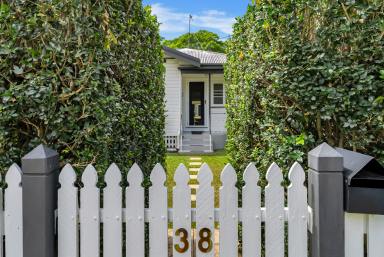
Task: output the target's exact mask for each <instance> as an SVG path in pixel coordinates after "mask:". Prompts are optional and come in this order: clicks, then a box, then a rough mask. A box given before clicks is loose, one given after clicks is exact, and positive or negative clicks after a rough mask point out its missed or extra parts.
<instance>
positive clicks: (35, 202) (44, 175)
mask: <svg viewBox="0 0 384 257" xmlns="http://www.w3.org/2000/svg"><path fill="white" fill-rule="evenodd" d="M58 171H59V155H58V153H57V152H56V151H54V150H52V149H50V148H48V147H46V146H43V145H39V146H38V147H36V148H35V149H33V150H32V151H31V152H30V153H28V154H27V155H25V156H24V157H23V158H22V172H23V174H22V190H23V257H55V256H56V247H55V210H56V208H57V184H58Z"/></svg>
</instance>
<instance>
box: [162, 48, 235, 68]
mask: <svg viewBox="0 0 384 257" xmlns="http://www.w3.org/2000/svg"><path fill="white" fill-rule="evenodd" d="M163 49H164V51H165V53H166V54H167V55H169V56H171V57H173V58H176V59H180V60H183V61H185V62H187V63H189V64H192V65H194V66H197V67H200V66H201V65H223V64H224V63H226V61H227V56H226V54H224V53H217V52H212V51H206V50H199V49H191V48H182V49H173V48H170V47H166V46H163Z"/></svg>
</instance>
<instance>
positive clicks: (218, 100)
mask: <svg viewBox="0 0 384 257" xmlns="http://www.w3.org/2000/svg"><path fill="white" fill-rule="evenodd" d="M213 104H224V86H223V84H214V85H213Z"/></svg>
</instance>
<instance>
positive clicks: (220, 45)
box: [163, 30, 225, 53]
mask: <svg viewBox="0 0 384 257" xmlns="http://www.w3.org/2000/svg"><path fill="white" fill-rule="evenodd" d="M163 45H165V46H168V47H170V48H193V49H199V50H206V51H213V52H218V53H223V52H224V51H225V42H223V41H221V40H220V37H219V35H217V34H216V33H213V32H210V31H207V30H199V31H197V32H195V33H191V34H189V33H187V34H184V35H181V36H180V37H178V38H175V39H172V40H164V41H163Z"/></svg>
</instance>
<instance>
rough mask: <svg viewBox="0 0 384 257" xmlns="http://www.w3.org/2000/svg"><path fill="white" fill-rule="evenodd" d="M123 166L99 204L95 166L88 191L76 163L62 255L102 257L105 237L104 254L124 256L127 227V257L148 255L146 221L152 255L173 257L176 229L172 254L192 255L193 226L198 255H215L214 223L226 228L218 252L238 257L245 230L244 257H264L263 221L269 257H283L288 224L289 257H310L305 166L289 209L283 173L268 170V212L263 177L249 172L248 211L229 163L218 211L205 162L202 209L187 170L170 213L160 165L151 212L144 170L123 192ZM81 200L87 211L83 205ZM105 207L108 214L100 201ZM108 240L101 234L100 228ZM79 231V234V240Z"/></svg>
mask: <svg viewBox="0 0 384 257" xmlns="http://www.w3.org/2000/svg"><path fill="white" fill-rule="evenodd" d="M121 178H122V176H121V173H120V170H119V168H118V167H117V166H116V165H114V164H112V165H111V166H110V167H109V169H108V170H107V172H106V174H105V182H106V184H107V186H106V187H105V188H104V190H103V195H102V197H103V199H102V201H100V197H101V196H100V189H99V188H97V187H96V183H97V179H98V175H97V172H96V170H95V169H94V168H93V167H92V166H88V167H87V168H86V169H85V171H84V173H83V175H82V182H83V184H84V187H83V188H81V189H80V201H78V199H77V198H78V188H77V187H76V186H74V182H75V180H76V174H75V172H74V170H73V169H72V167H71V166H70V165H67V166H65V167H64V169H63V170H62V172H61V175H60V184H61V188H60V189H59V192H58V233H59V234H58V238H59V242H58V243H59V246H58V250H59V257H78V256H79V254H78V247H80V251H79V252H80V256H81V257H88V256H99V253H100V251H101V248H100V239H101V238H102V240H103V246H102V251H103V256H108V257H121V256H123V253H122V249H123V247H122V244H123V229H122V228H123V226H125V231H126V234H125V239H126V240H125V244H126V247H125V249H126V256H132V257H143V256H145V246H144V242H145V234H144V233H145V230H144V224H145V222H148V223H149V256H150V257H168V229H169V226H168V225H169V223H172V229H173V247H172V251H173V256H174V257H182V256H191V251H192V249H191V248H192V245H193V244H192V238H191V230H192V223H193V222H196V230H197V232H196V239H195V240H196V249H195V251H196V256H198V257H202V256H204V257H209V256H214V254H215V253H214V245H213V244H214V242H215V238H214V236H215V233H214V230H215V222H218V223H219V235H220V237H219V252H220V256H221V257H234V256H238V245H239V240H238V225H239V223H240V222H241V223H242V225H243V230H242V233H243V234H242V237H243V252H242V256H243V257H255V256H260V254H261V237H262V230H261V228H262V227H261V223H262V222H265V251H266V256H268V257H283V256H284V226H285V222H287V223H288V242H289V256H292V257H300V256H301V257H304V256H307V251H308V247H307V222H308V205H307V189H306V188H305V187H304V185H303V184H304V180H305V174H304V171H303V169H302V168H301V166H300V165H299V164H298V163H295V164H294V165H293V166H292V168H291V170H290V172H289V179H290V181H291V185H290V186H289V187H288V189H287V192H288V194H287V195H288V196H287V197H288V199H287V200H288V207H286V208H285V207H284V199H285V196H284V195H285V194H284V188H283V187H282V186H281V183H282V181H283V175H282V172H281V170H280V168H279V167H278V166H277V165H276V164H273V165H271V167H270V168H269V170H268V172H267V180H268V183H269V184H268V186H267V187H266V188H265V207H263V208H261V188H260V187H259V186H258V185H257V183H258V180H259V173H258V171H257V169H256V168H255V166H254V165H253V164H250V165H249V166H248V168H247V169H246V171H245V172H244V180H245V183H246V184H245V186H244V188H243V193H242V208H239V207H238V190H237V188H236V187H235V184H236V182H237V175H236V172H235V170H234V169H233V168H232V166H230V165H227V166H226V167H225V168H224V170H223V172H222V174H221V182H222V187H221V188H220V194H219V196H220V206H219V207H220V208H218V209H215V208H214V188H213V187H212V185H211V184H212V180H213V175H212V172H211V170H210V168H209V167H208V166H207V165H206V164H204V165H203V166H202V167H201V169H200V171H199V173H198V177H197V179H198V182H199V187H198V189H197V195H196V208H195V209H192V208H191V189H190V187H189V185H188V182H189V173H188V171H187V169H186V168H185V166H183V165H180V166H179V168H178V169H177V170H176V172H175V175H174V181H175V182H176V186H175V187H174V188H173V208H171V209H168V199H167V188H166V186H165V185H164V183H165V181H166V173H165V171H164V169H163V168H162V167H161V165H156V167H155V168H154V169H153V171H152V173H151V176H150V179H151V182H152V186H151V187H150V189H149V208H148V209H146V208H145V206H144V188H143V187H142V186H141V183H142V181H143V174H142V172H141V170H140V168H139V167H138V166H137V165H133V167H132V168H131V169H130V171H129V172H128V176H127V180H128V183H129V186H128V187H127V189H126V191H125V192H124V193H125V208H124V207H123V201H122V198H123V192H122V188H121V187H120V186H119V184H120V182H121ZM78 202H79V203H80V206H78ZM100 202H102V203H103V205H104V206H103V207H102V208H101V207H100V205H99V203H100ZM101 223H102V224H103V230H102V231H103V234H102V235H101V234H100V224H101ZM78 231H80V234H78Z"/></svg>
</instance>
